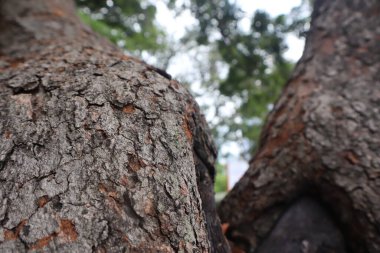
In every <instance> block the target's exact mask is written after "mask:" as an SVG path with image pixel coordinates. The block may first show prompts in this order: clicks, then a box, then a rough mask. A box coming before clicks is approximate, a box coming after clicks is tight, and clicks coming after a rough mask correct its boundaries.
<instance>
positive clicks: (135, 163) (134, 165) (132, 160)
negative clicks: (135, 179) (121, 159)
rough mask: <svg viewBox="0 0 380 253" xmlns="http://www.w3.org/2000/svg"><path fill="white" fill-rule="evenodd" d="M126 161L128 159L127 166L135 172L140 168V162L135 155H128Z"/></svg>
mask: <svg viewBox="0 0 380 253" xmlns="http://www.w3.org/2000/svg"><path fill="white" fill-rule="evenodd" d="M128 161H129V163H128V166H129V168H131V169H132V170H133V171H134V172H137V171H139V170H140V168H141V164H140V161H139V159H138V157H137V156H135V155H129V156H128Z"/></svg>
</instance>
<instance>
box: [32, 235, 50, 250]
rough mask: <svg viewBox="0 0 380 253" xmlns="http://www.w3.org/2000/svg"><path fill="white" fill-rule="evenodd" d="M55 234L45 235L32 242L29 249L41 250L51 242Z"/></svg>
mask: <svg viewBox="0 0 380 253" xmlns="http://www.w3.org/2000/svg"><path fill="white" fill-rule="evenodd" d="M54 235H55V234H52V235H48V236H45V237H43V238H41V239H39V240H38V241H37V242H36V243H34V244H32V245H31V246H30V247H29V249H31V250H39V249H42V248H44V247H46V246H48V244H49V242H50V241H51V240H52V239H53V238H54Z"/></svg>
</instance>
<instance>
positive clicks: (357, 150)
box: [219, 0, 380, 253]
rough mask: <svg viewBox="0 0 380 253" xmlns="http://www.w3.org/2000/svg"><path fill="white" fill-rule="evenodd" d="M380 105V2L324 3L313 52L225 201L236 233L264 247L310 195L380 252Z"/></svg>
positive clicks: (320, 0)
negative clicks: (299, 201)
mask: <svg viewBox="0 0 380 253" xmlns="http://www.w3.org/2000/svg"><path fill="white" fill-rule="evenodd" d="M379 109H380V2H379V1H377V0H350V1H347V0H337V1H327V0H317V1H315V9H314V12H313V15H312V23H311V30H310V33H309V34H308V38H307V41H306V47H305V51H304V54H303V56H302V58H301V60H300V62H299V63H298V64H297V66H296V68H295V70H294V73H293V75H292V77H291V79H290V81H289V82H288V84H287V85H286V87H285V89H284V91H283V93H282V95H281V97H280V99H279V100H278V101H277V103H276V105H275V107H274V110H273V111H272V112H271V114H270V115H269V117H268V119H267V123H266V126H265V129H264V131H263V133H262V136H261V141H260V145H259V148H258V151H257V153H256V154H255V156H254V158H253V159H252V160H251V162H250V167H249V170H248V171H247V173H246V174H245V175H244V177H243V178H242V179H241V180H240V182H239V183H238V184H237V185H236V187H235V188H234V189H233V190H232V191H231V192H230V193H229V194H228V195H227V197H226V198H225V199H224V201H223V202H222V203H221V205H220V209H219V211H220V212H219V213H220V216H221V220H222V222H223V223H226V226H227V225H228V226H229V229H228V230H227V237H229V239H230V240H231V241H233V242H235V243H236V244H240V245H241V246H242V247H246V249H247V250H251V251H252V250H254V249H256V247H257V246H258V245H260V244H261V243H262V241H263V239H264V238H265V237H267V236H268V233H269V232H270V231H271V230H272V229H273V227H274V223H275V222H276V221H277V220H278V217H280V215H281V214H283V213H284V210H285V209H287V208H288V207H289V206H291V205H292V203H294V202H295V201H296V200H297V199H298V198H299V197H302V196H305V195H306V196H311V197H312V198H313V199H315V200H316V201H318V203H320V205H323V206H325V207H326V208H327V210H328V211H329V212H330V215H331V216H332V217H333V219H334V221H335V222H336V223H337V225H338V227H339V229H340V231H341V232H342V233H343V235H344V238H345V242H346V244H347V248H348V250H349V251H350V252H355V253H360V252H371V253H375V252H380V133H379V126H380V111H379ZM284 218H285V217H284ZM280 223H281V224H282V222H280ZM280 223H279V224H278V225H281V224H280ZM282 229H283V232H285V233H288V234H292V233H294V231H292V229H291V227H283V228H282ZM303 239H305V238H299V239H298V240H299V245H300V248H299V250H301V246H302V242H301V241H302V240H303ZM244 245H245V246H244ZM269 252H270V251H269ZM299 252H303V251H299ZM307 252H309V251H307ZM310 252H311V251H310ZM321 252H325V251H321Z"/></svg>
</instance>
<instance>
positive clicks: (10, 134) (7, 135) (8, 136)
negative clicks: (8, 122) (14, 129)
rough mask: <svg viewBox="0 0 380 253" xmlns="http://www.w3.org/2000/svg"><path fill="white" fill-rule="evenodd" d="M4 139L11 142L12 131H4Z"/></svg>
mask: <svg viewBox="0 0 380 253" xmlns="http://www.w3.org/2000/svg"><path fill="white" fill-rule="evenodd" d="M3 136H4V138H5V139H7V140H9V139H10V138H11V137H12V133H11V132H10V131H4V134H3Z"/></svg>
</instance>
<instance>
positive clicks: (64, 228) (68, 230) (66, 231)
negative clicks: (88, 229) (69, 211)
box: [58, 219, 78, 242]
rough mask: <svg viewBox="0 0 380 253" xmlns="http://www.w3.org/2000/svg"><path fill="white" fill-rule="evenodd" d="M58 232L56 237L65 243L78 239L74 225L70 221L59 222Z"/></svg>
mask: <svg viewBox="0 0 380 253" xmlns="http://www.w3.org/2000/svg"><path fill="white" fill-rule="evenodd" d="M60 228H61V230H60V232H59V234H58V236H60V237H63V238H64V239H65V240H66V241H68V242H71V241H76V240H77V238H78V233H77V231H76V230H75V225H74V223H73V222H72V221H71V220H68V219H62V220H61V222H60Z"/></svg>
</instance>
